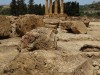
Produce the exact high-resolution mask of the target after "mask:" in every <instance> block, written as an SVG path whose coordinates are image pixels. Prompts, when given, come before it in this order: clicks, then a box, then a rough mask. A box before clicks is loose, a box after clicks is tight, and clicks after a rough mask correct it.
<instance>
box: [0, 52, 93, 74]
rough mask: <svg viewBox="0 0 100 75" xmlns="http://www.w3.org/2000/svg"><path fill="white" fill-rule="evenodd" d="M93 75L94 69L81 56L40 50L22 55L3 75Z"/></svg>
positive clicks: (10, 64) (9, 65)
mask: <svg viewBox="0 0 100 75" xmlns="http://www.w3.org/2000/svg"><path fill="white" fill-rule="evenodd" d="M20 74H21V75H81V74H83V75H93V67H92V66H91V65H90V62H89V61H87V59H85V58H83V57H82V56H81V55H71V54H68V53H67V52H66V51H46V50H38V51H34V52H26V53H21V54H20V55H19V56H18V57H16V59H15V60H13V61H12V62H10V63H9V64H8V66H6V67H5V69H4V70H3V73H1V75H20Z"/></svg>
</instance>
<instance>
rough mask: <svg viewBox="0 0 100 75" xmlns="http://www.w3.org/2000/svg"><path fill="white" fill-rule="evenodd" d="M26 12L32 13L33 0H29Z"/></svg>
mask: <svg viewBox="0 0 100 75" xmlns="http://www.w3.org/2000/svg"><path fill="white" fill-rule="evenodd" d="M28 13H29V14H33V13H34V0H29V4H28Z"/></svg>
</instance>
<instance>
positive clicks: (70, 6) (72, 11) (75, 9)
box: [64, 1, 80, 16]
mask: <svg viewBox="0 0 100 75" xmlns="http://www.w3.org/2000/svg"><path fill="white" fill-rule="evenodd" d="M64 12H65V13H66V14H67V15H69V16H79V15H80V13H79V3H77V2H76V1H75V2H67V3H64Z"/></svg>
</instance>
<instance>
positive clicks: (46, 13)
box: [45, 0, 48, 15]
mask: <svg viewBox="0 0 100 75" xmlns="http://www.w3.org/2000/svg"><path fill="white" fill-rule="evenodd" d="M45 15H48V0H45Z"/></svg>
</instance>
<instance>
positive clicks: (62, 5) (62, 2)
mask: <svg viewBox="0 0 100 75" xmlns="http://www.w3.org/2000/svg"><path fill="white" fill-rule="evenodd" d="M60 13H61V14H64V0H61V8H60Z"/></svg>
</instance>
